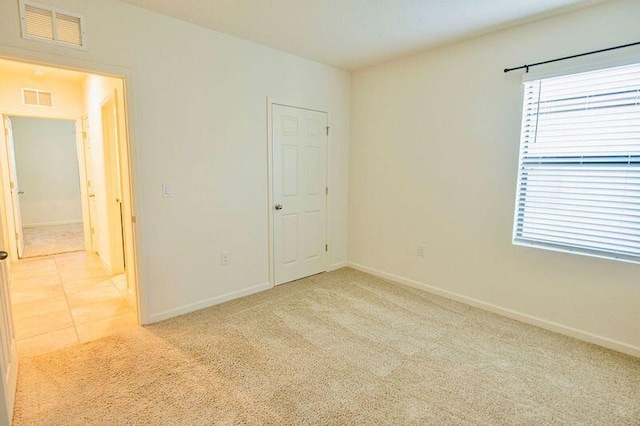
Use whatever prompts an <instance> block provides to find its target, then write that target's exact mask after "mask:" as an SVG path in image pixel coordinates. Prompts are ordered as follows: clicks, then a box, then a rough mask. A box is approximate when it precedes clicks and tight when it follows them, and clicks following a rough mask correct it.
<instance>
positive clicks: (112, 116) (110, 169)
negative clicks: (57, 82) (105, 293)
mask: <svg viewBox="0 0 640 426" xmlns="http://www.w3.org/2000/svg"><path fill="white" fill-rule="evenodd" d="M101 112H102V143H103V144H104V161H105V168H106V176H105V178H106V181H107V185H106V186H107V188H106V189H107V194H106V196H107V217H108V222H109V223H108V224H107V226H108V228H109V241H110V247H109V253H110V260H111V271H110V272H111V273H112V274H120V273H122V272H124V271H125V264H124V235H123V233H122V191H121V188H122V186H121V183H120V156H119V153H120V147H119V141H118V116H117V110H116V102H115V97H113V98H110V99H109V100H108V101H107V102H105V103H104V104H103V105H102V109H101Z"/></svg>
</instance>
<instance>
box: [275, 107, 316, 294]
mask: <svg viewBox="0 0 640 426" xmlns="http://www.w3.org/2000/svg"><path fill="white" fill-rule="evenodd" d="M271 112H272V129H273V130H272V131H273V134H272V141H273V152H272V154H273V157H272V158H273V160H272V165H273V176H272V178H273V202H274V205H273V206H272V208H273V209H274V211H273V254H274V255H273V260H274V278H275V284H276V285H278V284H282V283H286V282H289V281H293V280H297V279H300V278H303V277H307V276H309V275H313V274H317V273H319V272H323V271H325V270H326V250H327V246H326V217H327V114H326V113H325V112H319V111H312V110H308V109H302V108H294V107H289V106H283V105H276V104H274V105H272V111H271Z"/></svg>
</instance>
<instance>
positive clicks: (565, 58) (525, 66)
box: [504, 41, 640, 73]
mask: <svg viewBox="0 0 640 426" xmlns="http://www.w3.org/2000/svg"><path fill="white" fill-rule="evenodd" d="M639 44H640V41H636V42H635V43H629V44H623V45H621V46H615V47H608V48H606V49H600V50H592V51H591V52H586V53H580V54H578V55H571V56H565V57H564V58H556V59H551V60H549V61H543V62H536V63H535V64H529V65H522V66H520V67H515V68H505V69H504V72H505V73H507V72H511V71H515V70H527V72H529V68H531V67H535V66H538V65H544V64H550V63H551V62H558V61H564V60H567V59H573V58H579V57H581V56H587V55H593V54H595V53H602V52H608V51H610V50H616V49H623V48H625V47H631V46H637V45H639Z"/></svg>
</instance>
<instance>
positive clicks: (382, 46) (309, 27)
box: [122, 0, 598, 70]
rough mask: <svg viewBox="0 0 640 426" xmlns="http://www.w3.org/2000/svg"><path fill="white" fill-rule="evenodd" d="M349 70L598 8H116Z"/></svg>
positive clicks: (169, 0)
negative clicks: (158, 15) (151, 13)
mask: <svg viewBox="0 0 640 426" xmlns="http://www.w3.org/2000/svg"><path fill="white" fill-rule="evenodd" d="M122 1H124V2H126V3H130V4H133V5H136V6H139V7H143V8H145V9H150V10H153V11H156V12H159V13H162V14H165V15H168V16H172V17H175V18H178V19H181V20H185V21H189V22H192V23H195V24H198V25H201V26H204V27H208V28H212V29H215V30H218V31H221V32H224V33H227V34H231V35H233V36H236V37H239V38H242V39H245V40H250V41H253V42H256V43H260V44H262V45H265V46H270V47H273V48H275V49H279V50H282V51H285V52H289V53H292V54H294V55H298V56H302V57H305V58H309V59H312V60H315V61H318V62H322V63H325V64H329V65H333V66H336V67H338V68H343V69H348V70H354V69H358V68H363V67H367V66H370V65H373V64H376V63H379V62H384V61H387V60H390V59H393V58H397V57H401V56H405V55H409V54H413V53H417V52H420V51H423V50H427V49H429V48H432V47H435V46H438V45H442V44H446V43H448V42H452V41H455V40H459V39H463V38H466V37H471V36H473V35H476V34H478V33H482V32H487V31H491V30H493V29H497V28H501V27H505V26H509V25H513V24H515V23H520V22H523V21H528V20H534V19H537V18H540V17H541V16H547V15H551V14H555V13H560V12H564V11H566V10H570V9H574V8H578V7H583V6H587V5H590V4H593V3H596V2H597V1H598V0H179V1H176V0H122Z"/></svg>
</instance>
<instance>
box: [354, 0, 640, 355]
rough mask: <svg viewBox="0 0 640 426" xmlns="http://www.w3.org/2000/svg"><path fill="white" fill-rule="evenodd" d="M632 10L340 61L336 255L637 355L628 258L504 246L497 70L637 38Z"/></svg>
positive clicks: (504, 164) (627, 5)
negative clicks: (345, 150)
mask: <svg viewBox="0 0 640 426" xmlns="http://www.w3.org/2000/svg"><path fill="white" fill-rule="evenodd" d="M639 17H640V2H638V1H633V0H628V1H612V2H606V3H603V4H600V5H597V6H595V7H592V8H588V9H584V10H581V11H577V12H574V13H570V14H567V15H561V16H557V17H555V18H552V19H547V20H544V21H540V22H537V23H532V24H528V25H524V26H521V27H517V28H512V29H508V30H504V31H500V32H496V33H493V34H490V35H486V36H482V37H478V38H475V39H472V40H469V41H465V42H462V43H458V44H455V45H451V46H448V47H444V48H440V49H437V50H433V51H430V52H426V53H424V54H421V55H418V56H414V57H410V58H406V59H402V60H398V61H394V62H391V63H388V64H384V65H380V66H377V67H373V68H370V69H366V70H362V71H359V72H356V73H354V75H353V83H352V85H353V90H352V122H351V128H352V134H351V135H352V145H351V154H350V157H351V168H350V218H351V220H350V224H349V230H350V232H349V258H350V260H351V261H352V262H353V263H354V264H356V265H360V266H361V267H365V268H369V270H375V271H378V272H382V273H387V274H392V275H395V276H399V277H402V278H405V279H407V280H411V281H413V283H414V284H418V285H419V284H427V285H431V286H434V287H437V288H439V289H442V290H445V291H447V292H453V293H457V294H458V295H462V296H465V297H467V298H472V299H476V300H477V301H480V302H484V303H489V304H493V305H497V307H500V308H504V309H506V310H511V311H515V312H513V313H512V314H513V315H514V316H519V317H520V318H524V317H523V316H522V315H527V316H532V317H535V318H537V320H542V321H543V322H546V323H545V326H547V327H552V328H556V329H561V330H562V331H564V332H566V333H572V334H574V335H579V336H580V337H582V338H587V339H592V340H594V341H598V342H599V343H605V344H608V345H609V346H613V347H616V348H618V349H623V350H627V351H628V352H634V351H635V353H636V354H640V266H638V265H633V264H627V263H621V262H616V261H611V260H602V259H595V258H589V257H583V256H578V255H571V254H563V253H556V252H550V251H544V250H538V249H533V248H524V247H516V246H513V245H512V244H511V232H512V225H513V211H514V200H515V189H516V176H517V163H518V149H519V137H520V122H521V111H522V84H521V75H522V74H521V73H518V72H514V73H510V74H506V75H505V74H503V72H502V69H503V68H505V67H508V66H517V65H521V64H524V63H531V62H534V61H540V60H545V59H551V58H554V57H558V56H565V55H570V54H575V53H580V52H584V51H589V50H593V49H598V48H604V47H609V46H614V45H618V44H624V43H629V42H634V41H637V39H638V34H639V33H638V18H639ZM622 53H623V52H619V54H622ZM629 53H635V54H636V56H637V57H638V58H639V59H640V49H636V50H635V51H626V52H624V54H625V55H626V54H629ZM593 59H594V58H593V57H592V58H590V60H593ZM558 65H560V64H558ZM567 65H569V63H566V62H565V63H563V64H562V66H567ZM418 243H425V244H426V245H427V251H426V257H425V258H420V257H418V256H417V244H418ZM485 307H486V305H485ZM501 312H503V313H504V312H506V311H504V310H502V311H501ZM529 320H530V321H534V322H535V321H537V320H536V319H534V318H529ZM550 322H553V323H557V325H555V326H554V325H553V324H550ZM571 329H575V330H571ZM607 340H608V341H607Z"/></svg>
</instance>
